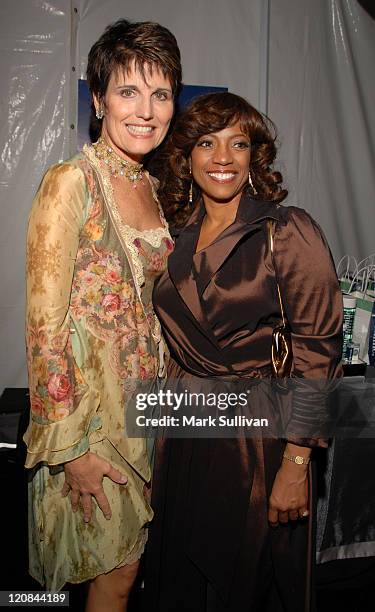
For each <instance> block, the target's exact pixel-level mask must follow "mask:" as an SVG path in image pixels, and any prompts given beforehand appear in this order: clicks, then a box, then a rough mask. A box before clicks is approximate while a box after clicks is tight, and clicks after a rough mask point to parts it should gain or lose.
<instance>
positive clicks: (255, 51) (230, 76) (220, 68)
mask: <svg viewBox="0 0 375 612" xmlns="http://www.w3.org/2000/svg"><path fill="white" fill-rule="evenodd" d="M120 17H125V18H128V19H131V20H140V21H142V20H153V21H158V22H160V23H162V24H163V25H165V26H167V27H169V28H170V29H171V30H172V32H173V33H174V34H175V35H176V37H177V39H178V41H179V44H180V48H181V52H182V58H183V69H184V81H185V82H186V83H187V84H190V85H213V86H225V87H228V88H229V90H230V91H233V92H235V93H238V94H240V95H243V96H245V97H246V98H248V99H249V101H251V102H252V103H253V104H254V105H256V106H258V107H260V108H261V110H264V111H267V112H268V114H269V116H270V117H271V118H272V119H273V120H274V121H275V123H276V125H277V128H278V133H279V142H280V145H281V148H280V167H281V170H282V172H283V174H284V177H285V179H286V183H287V187H288V189H289V191H290V195H289V197H288V200H287V202H286V203H287V204H295V205H298V206H301V207H303V208H305V209H306V210H308V211H309V212H310V213H311V214H312V215H313V216H314V217H315V218H316V219H317V220H318V221H319V222H320V224H321V225H322V227H323V229H324V231H325V233H326V234H327V237H328V240H329V242H330V244H331V247H332V251H333V254H334V257H335V258H338V257H340V256H341V255H342V254H344V253H351V254H353V255H355V256H357V257H364V256H365V255H367V254H369V253H370V252H372V251H374V250H375V240H374V238H373V236H374V219H373V217H374V186H375V184H374V182H375V178H374V173H373V167H374V164H373V161H374V160H373V158H374V142H375V121H374V117H373V116H371V113H370V109H372V107H373V100H374V99H375V96H374V94H375V91H374V89H375V83H374V79H373V66H374V65H375V36H374V34H375V23H374V21H373V20H372V19H371V18H370V17H369V16H368V15H367V13H366V12H365V11H364V10H363V9H362V8H361V7H360V6H359V4H358V3H357V1H356V0H314V2H311V0H232V1H231V2H227V0H215V2H212V1H211V0H191V2H176V0H157V1H155V0H143V1H142V2H139V0H138V1H135V0H128V1H127V2H124V1H123V0H106V1H105V2H103V0H76V1H73V0H17V2H10V1H6V2H1V3H0V24H1V26H0V31H1V38H0V48H1V53H0V75H1V83H2V96H1V105H0V109H1V118H2V121H1V127H0V156H1V157H0V194H1V224H0V246H1V251H2V252H1V266H2V277H1V278H2V291H1V302H0V347H1V352H0V387H1V389H0V390H2V389H3V388H4V387H23V386H26V385H27V378H26V367H25V350H24V265H25V262H24V260H25V256H24V252H25V248H24V243H25V233H26V225H27V218H28V214H29V209H30V205H31V201H32V198H33V194H34V193H35V190H36V189H37V187H38V184H39V181H40V179H41V177H42V176H43V174H44V172H45V170H46V169H47V168H48V166H50V165H51V164H52V163H55V162H56V161H59V160H62V159H66V158H67V157H69V155H70V154H71V153H73V152H74V150H75V147H76V117H77V80H78V78H84V76H85V69H86V58H87V53H88V51H89V48H90V46H91V45H92V43H93V42H94V41H95V40H96V39H97V38H98V36H99V35H100V34H101V32H102V31H103V29H104V27H105V26H106V25H107V24H108V23H111V22H113V21H115V20H116V19H118V18H120ZM371 103H372V104H371ZM42 257H43V254H42V253H41V258H42Z"/></svg>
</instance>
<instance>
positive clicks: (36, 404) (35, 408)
mask: <svg viewBox="0 0 375 612" xmlns="http://www.w3.org/2000/svg"><path fill="white" fill-rule="evenodd" d="M31 412H33V413H34V414H36V415H37V416H40V417H42V416H44V405H43V402H42V400H41V399H40V397H39V395H35V394H33V395H32V396H31Z"/></svg>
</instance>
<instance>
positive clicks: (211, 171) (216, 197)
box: [191, 121, 251, 204]
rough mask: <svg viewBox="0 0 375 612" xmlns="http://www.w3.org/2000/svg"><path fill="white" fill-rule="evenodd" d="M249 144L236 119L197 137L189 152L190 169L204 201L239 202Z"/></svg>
mask: <svg viewBox="0 0 375 612" xmlns="http://www.w3.org/2000/svg"><path fill="white" fill-rule="evenodd" d="M250 146H251V145H250V139H249V137H248V136H246V135H245V134H244V133H243V132H242V131H241V126H240V122H239V121H237V122H236V123H234V124H233V125H231V126H229V127H226V128H225V129H224V130H221V131H220V132H214V133H213V134H207V135H205V136H201V137H200V138H199V140H198V141H197V143H196V144H195V146H194V148H193V150H192V152H191V170H192V174H193V178H194V180H195V182H196V183H197V184H198V185H199V187H200V189H201V191H202V195H203V199H204V201H205V203H207V202H212V203H216V204H223V203H230V202H233V201H234V200H236V199H237V200H238V201H239V199H240V197H241V193H242V191H243V189H244V187H245V186H246V184H247V182H248V178H249V166H250Z"/></svg>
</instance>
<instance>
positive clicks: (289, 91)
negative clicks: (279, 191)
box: [268, 0, 375, 261]
mask: <svg viewBox="0 0 375 612" xmlns="http://www.w3.org/2000/svg"><path fill="white" fill-rule="evenodd" d="M269 41H270V46H269V57H270V64H269V100H268V112H269V115H270V117H271V118H272V119H273V120H274V121H275V123H276V125H277V127H278V131H279V136H280V141H281V145H282V146H281V150H280V159H281V162H282V170H283V174H284V176H285V179H286V182H287V186H288V188H289V190H290V196H289V198H288V201H287V203H288V204H296V205H297V206H301V207H302V208H305V209H306V210H308V211H309V212H310V213H311V214H312V215H313V216H314V217H315V218H316V219H317V221H318V222H319V223H320V224H321V225H322V227H323V229H324V232H325V233H326V235H327V238H328V240H329V243H330V245H331V249H332V252H333V255H334V258H335V260H336V261H337V260H338V259H339V258H340V257H341V256H342V255H343V254H345V253H350V254H351V255H354V256H356V257H357V258H359V259H362V257H366V256H367V255H370V253H373V252H374V251H375V208H374V204H375V198H374V195H375V173H374V145H375V115H374V101H375V79H374V66H375V21H374V20H372V19H371V18H370V16H369V15H368V14H367V13H366V12H365V11H364V10H363V9H362V8H361V6H360V5H359V3H358V2H357V1H356V0H314V1H313V2H312V1H311V0H271V19H270V39H269Z"/></svg>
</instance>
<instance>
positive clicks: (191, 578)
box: [146, 195, 342, 612]
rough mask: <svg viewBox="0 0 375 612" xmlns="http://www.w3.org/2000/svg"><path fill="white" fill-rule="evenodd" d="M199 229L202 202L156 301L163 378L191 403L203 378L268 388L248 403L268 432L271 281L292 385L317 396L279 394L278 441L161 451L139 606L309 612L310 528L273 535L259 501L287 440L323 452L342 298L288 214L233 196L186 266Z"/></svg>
mask: <svg viewBox="0 0 375 612" xmlns="http://www.w3.org/2000/svg"><path fill="white" fill-rule="evenodd" d="M203 217H204V207H203V204H202V203H201V204H200V205H199V206H198V207H197V209H196V210H195V211H194V213H193V215H192V217H191V218H190V220H189V221H188V223H187V224H186V225H185V226H184V228H183V229H182V230H180V231H179V232H177V233H176V245H175V250H174V252H173V253H172V254H171V256H170V257H169V260H168V270H167V271H166V272H165V273H164V274H163V275H162V276H161V277H160V279H159V280H158V282H157V285H156V286H155V289H154V303H155V308H156V312H157V314H158V317H159V319H160V321H161V323H162V329H163V333H164V335H165V338H166V341H167V343H168V345H169V349H170V353H171V360H170V364H169V376H170V379H171V380H174V381H179V383H181V384H180V388H189V385H190V386H191V385H193V386H194V387H195V390H196V389H198V388H199V384H200V382H201V383H202V385H203V382H206V381H207V380H208V379H211V380H214V381H218V380H220V379H222V380H224V379H227V378H229V379H231V380H233V381H237V382H238V384H239V385H240V389H241V388H242V387H243V386H244V385H246V384H247V383H248V381H249V380H251V381H252V382H254V381H257V382H259V383H263V382H266V384H265V385H263V384H256V385H255V386H254V388H253V389H252V391H251V399H250V402H251V403H252V404H254V406H253V407H254V410H255V412H256V413H257V415H258V416H269V417H270V418H271V419H272V418H273V419H277V418H278V416H280V415H278V413H277V407H276V408H275V407H274V406H270V402H268V401H267V388H268V386H267V385H269V383H270V377H271V338H272V330H273V328H274V327H275V325H278V324H280V321H281V312H280V304H279V299H278V294H277V284H276V280H275V275H276V274H277V279H278V283H279V286H280V291H281V295H282V300H283V304H284V309H285V311H286V316H287V319H288V323H289V326H290V328H291V339H292V348H293V370H292V376H293V377H295V378H296V380H297V379H300V380H302V379H314V381H323V384H320V387H319V384H318V391H319V388H320V391H321V392H322V394H321V396H320V397H319V393H318V391H317V392H316V394H315V397H313V396H314V393H311V394H310V395H308V394H307V395H306V393H304V391H303V390H302V392H300V391H298V389H297V390H296V391H295V392H290V393H288V394H287V395H288V404H289V407H288V410H287V411H286V412H287V423H285V422H284V423H283V430H282V431H283V432H284V433H283V436H284V437H280V438H279V437H277V436H270V437H267V434H266V435H265V437H264V436H263V437H260V438H259V437H257V438H253V437H244V438H242V439H241V437H240V438H237V439H230V438H228V439H214V438H212V437H211V438H210V439H163V440H159V442H158V445H157V446H158V451H157V458H156V466H155V471H154V480H153V507H154V510H155V518H154V522H153V526H152V529H151V539H150V542H149V545H148V546H149V548H148V557H147V558H148V563H147V567H148V571H147V576H146V592H147V593H148V597H149V600H148V601H149V605H150V606H151V608H152V610H154V611H155V612H156V611H158V612H159V611H161V610H163V612H166V611H172V610H173V611H176V610H178V611H179V612H183V611H186V612H187V611H190V612H191V611H192V610H194V612H201V611H202V612H203V611H205V612H207V611H209V612H213V611H214V612H221V611H222V610H223V611H224V610H231V611H232V610H233V611H235V610H236V611H237V610H251V611H254V610H259V611H261V612H264V611H265V610H270V611H272V612H277V611H278V610H287V611H288V612H292V611H293V612H302V611H307V610H310V609H311V608H310V606H311V601H312V590H311V576H312V564H313V552H314V551H313V528H314V520H313V517H312V518H311V519H310V520H308V521H304V522H303V521H299V522H297V523H296V524H294V525H288V526H279V527H277V528H275V529H272V528H270V527H269V525H268V522H267V500H268V498H269V495H270V492H271V488H272V484H273V481H274V478H275V474H276V471H277V469H278V467H279V466H280V463H281V458H282V453H283V449H284V447H285V442H286V439H288V440H289V441H291V442H295V443H298V444H302V445H306V446H311V447H314V446H324V445H325V444H326V442H325V441H324V439H322V438H321V437H320V436H321V434H320V429H321V428H320V426H321V423H322V421H324V416H325V413H324V411H325V407H324V405H325V402H324V398H325V392H326V390H325V384H324V381H330V380H331V381H332V380H334V379H336V378H337V377H340V376H341V366H340V358H341V346H342V298H341V293H340V290H339V286H338V282H337V278H336V274H335V269H334V265H333V262H332V258H331V254H330V251H329V248H328V246H327V243H326V241H325V238H324V236H323V235H322V232H321V230H320V228H319V226H318V225H317V224H316V223H315V222H314V221H313V219H312V218H311V217H310V216H309V215H308V214H307V213H306V212H305V211H304V210H302V209H300V208H296V207H282V206H277V205H275V204H274V203H270V202H261V201H257V200H254V199H251V198H250V197H249V196H247V195H244V196H242V199H241V201H240V205H239V208H238V211H237V216H236V219H235V221H234V223H233V224H232V225H231V226H230V227H228V228H227V229H226V230H225V231H224V232H223V233H222V234H220V235H219V236H218V237H217V238H216V239H215V240H214V242H213V243H212V244H211V245H210V246H208V247H206V248H205V249H203V250H202V251H200V252H198V253H196V245H197V241H198V238H199V233H200V228H201V223H202V220H203ZM270 219H273V220H274V222H275V229H274V257H273V258H272V254H271V252H270V243H269V234H268V231H269V230H268V221H269V220H270ZM202 381H203V382H202ZM263 387H264V388H263ZM202 388H203V387H202ZM204 388H205V389H206V390H207V386H205V387H204ZM316 395H317V396H318V397H317V396H316ZM285 418H286V417H285V415H284V416H283V419H284V420H285ZM314 432H317V433H316V436H314ZM312 497H313V496H312V495H310V501H311V500H312ZM311 510H312V508H311ZM151 608H150V609H151Z"/></svg>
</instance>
